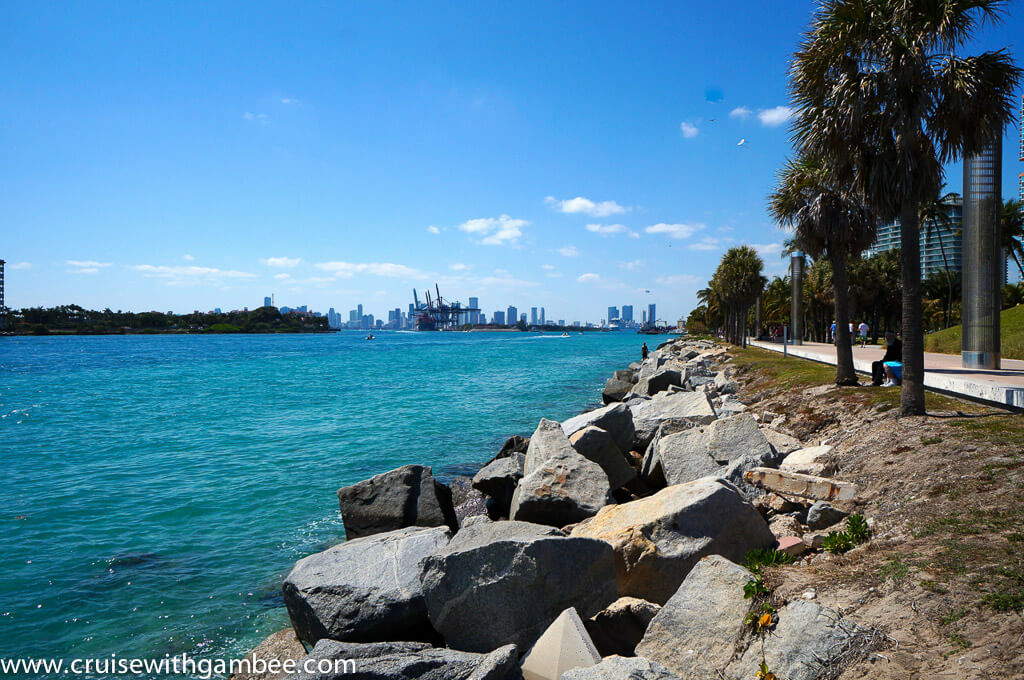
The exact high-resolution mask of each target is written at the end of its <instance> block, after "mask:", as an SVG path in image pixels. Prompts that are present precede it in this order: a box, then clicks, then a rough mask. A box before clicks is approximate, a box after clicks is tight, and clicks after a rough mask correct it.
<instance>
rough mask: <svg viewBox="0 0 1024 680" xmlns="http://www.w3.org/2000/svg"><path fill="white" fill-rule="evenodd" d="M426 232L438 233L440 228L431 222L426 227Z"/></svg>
mask: <svg viewBox="0 0 1024 680" xmlns="http://www.w3.org/2000/svg"><path fill="white" fill-rule="evenodd" d="M427 232H428V233H431V234H440V233H441V230H440V229H438V228H437V227H435V226H434V225H433V224H431V225H430V226H429V227H427Z"/></svg>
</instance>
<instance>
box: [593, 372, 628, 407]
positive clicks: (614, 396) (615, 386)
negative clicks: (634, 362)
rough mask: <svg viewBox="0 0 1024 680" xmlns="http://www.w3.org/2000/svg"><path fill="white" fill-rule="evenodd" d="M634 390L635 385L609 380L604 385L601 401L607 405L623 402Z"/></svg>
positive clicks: (614, 379)
mask: <svg viewBox="0 0 1024 680" xmlns="http://www.w3.org/2000/svg"><path fill="white" fill-rule="evenodd" d="M632 389H633V383H632V382H627V381H625V380H618V379H616V378H608V380H606V381H605V383H604V390H603V391H602V392H601V401H603V402H604V403H605V404H612V403H614V402H616V401H622V399H623V397H625V396H626V395H627V394H629V393H630V391H631V390H632Z"/></svg>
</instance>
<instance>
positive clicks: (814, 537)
mask: <svg viewBox="0 0 1024 680" xmlns="http://www.w3.org/2000/svg"><path fill="white" fill-rule="evenodd" d="M827 537H828V532H827V531H819V532H815V533H812V534H807V533H805V534H804V535H803V539H804V543H806V544H807V545H809V546H811V550H821V546H822V544H824V542H825V538H827Z"/></svg>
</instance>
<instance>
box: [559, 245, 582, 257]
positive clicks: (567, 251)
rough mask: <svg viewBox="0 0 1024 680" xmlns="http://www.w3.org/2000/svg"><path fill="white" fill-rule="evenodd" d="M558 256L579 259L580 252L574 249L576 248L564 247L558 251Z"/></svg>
mask: <svg viewBox="0 0 1024 680" xmlns="http://www.w3.org/2000/svg"><path fill="white" fill-rule="evenodd" d="M558 254H559V255H563V256H565V257H579V255H580V251H579V250H577V249H576V246H565V247H564V248H559V249H558Z"/></svg>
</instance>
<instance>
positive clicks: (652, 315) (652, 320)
mask: <svg viewBox="0 0 1024 680" xmlns="http://www.w3.org/2000/svg"><path fill="white" fill-rule="evenodd" d="M647 323H648V324H650V325H651V326H654V325H656V324H657V323H658V314H657V313H656V312H655V310H654V303H653V302H652V303H651V304H649V305H647Z"/></svg>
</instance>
